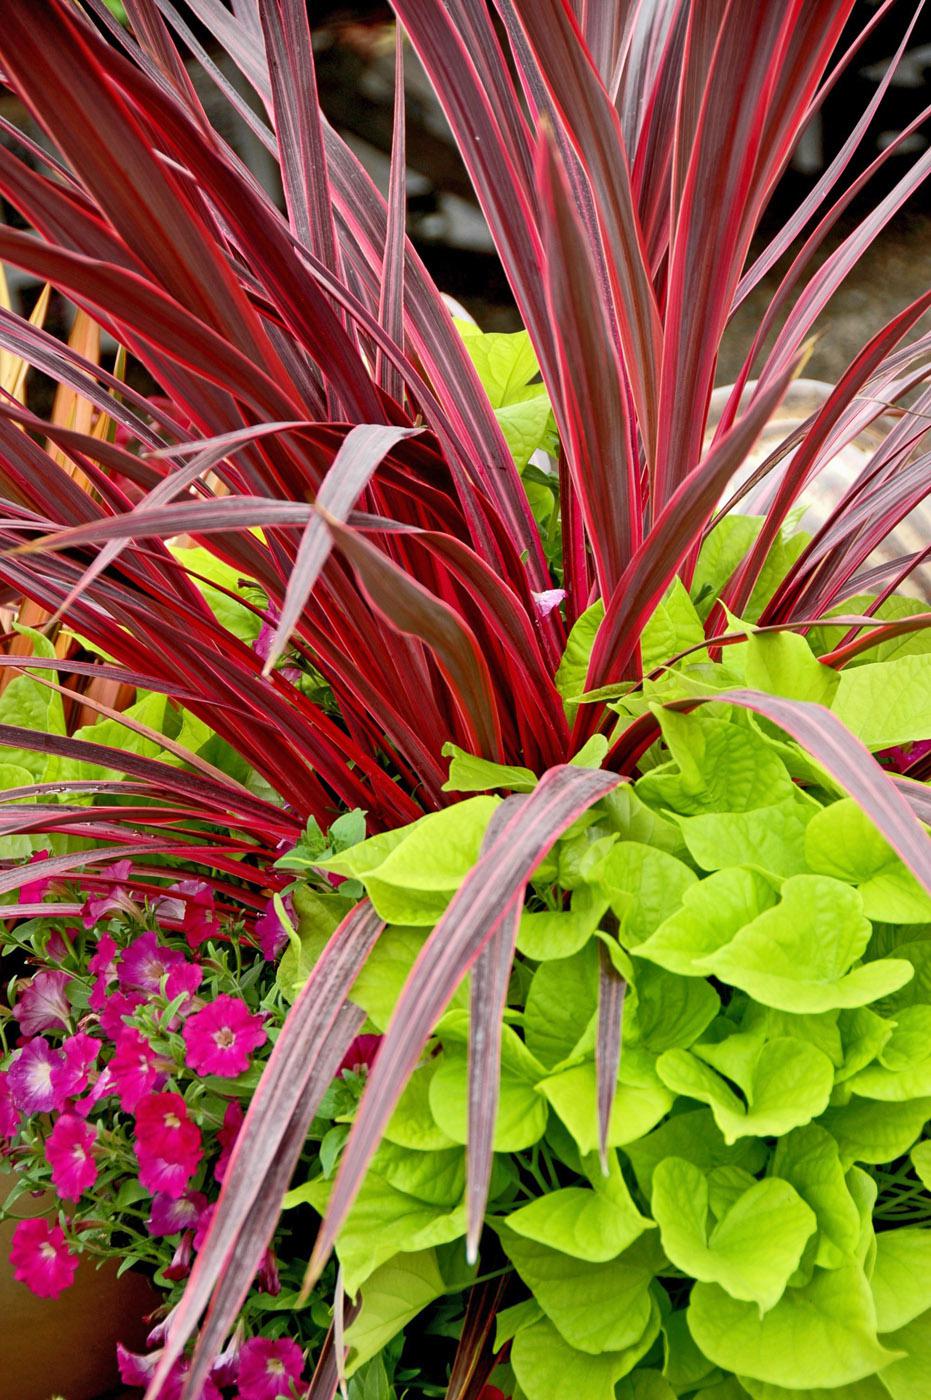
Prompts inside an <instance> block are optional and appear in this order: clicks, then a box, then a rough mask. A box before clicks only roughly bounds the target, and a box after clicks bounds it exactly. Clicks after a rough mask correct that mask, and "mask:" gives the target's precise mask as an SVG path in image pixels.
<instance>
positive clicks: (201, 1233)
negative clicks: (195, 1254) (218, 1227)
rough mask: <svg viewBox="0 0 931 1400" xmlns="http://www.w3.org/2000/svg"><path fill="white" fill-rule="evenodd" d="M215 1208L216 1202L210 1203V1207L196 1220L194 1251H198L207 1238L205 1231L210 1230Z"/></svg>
mask: <svg viewBox="0 0 931 1400" xmlns="http://www.w3.org/2000/svg"><path fill="white" fill-rule="evenodd" d="M216 1208H217V1203H216V1201H211V1203H210V1205H209V1206H207V1208H206V1210H205V1211H204V1212H203V1213H202V1215H201V1217H200V1219H199V1220H198V1222H197V1229H196V1230H195V1231H194V1248H195V1249H200V1247H201V1245H202V1244H203V1242H204V1240H205V1239H206V1238H207V1231H208V1230H209V1229H210V1226H211V1224H212V1222H213V1217H214V1213H215V1211H216Z"/></svg>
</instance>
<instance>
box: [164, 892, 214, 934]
mask: <svg viewBox="0 0 931 1400" xmlns="http://www.w3.org/2000/svg"><path fill="white" fill-rule="evenodd" d="M169 890H170V892H171V893H174V894H179V895H183V896H184V899H183V900H178V901H177V903H179V904H181V905H182V906H183V908H182V913H181V928H182V930H183V931H184V936H185V938H186V939H187V942H188V947H189V948H199V947H200V945H201V944H202V943H206V941H207V939H208V938H214V937H215V936H216V934H217V933H219V931H220V925H219V923H218V922H217V916H216V914H215V912H214V899H215V896H214V892H213V888H212V886H211V885H208V884H207V883H206V881H204V880H179V882H178V883H177V884H176V885H171V886H169Z"/></svg>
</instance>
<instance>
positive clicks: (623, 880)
mask: <svg viewBox="0 0 931 1400" xmlns="http://www.w3.org/2000/svg"><path fill="white" fill-rule="evenodd" d="M735 650H736V651H737V652H738V655H737V657H736V658H735V660H736V664H737V665H738V666H739V667H740V670H741V672H742V674H743V675H744V676H745V677H746V676H747V674H748V673H749V674H750V675H752V677H753V679H754V682H755V683H756V684H763V683H765V684H767V686H768V688H769V689H777V688H782V689H783V690H785V689H786V688H787V687H788V686H790V685H792V686H794V687H795V690H796V691H806V690H807V691H808V692H809V693H811V692H813V691H815V692H818V693H820V696H821V700H822V703H824V702H825V701H830V700H831V699H832V698H836V696H837V695H838V694H839V693H840V687H837V686H833V687H832V682H831V679H830V678H828V679H827V680H825V677H823V676H822V675H821V674H820V672H821V671H822V670H823V669H824V668H823V667H822V666H821V663H819V662H818V661H817V660H816V658H815V657H814V655H813V653H812V652H810V651H809V649H808V648H807V646H806V647H805V650H804V654H802V653H801V652H800V651H799V650H798V648H796V647H795V646H794V645H791V646H789V647H787V648H786V647H782V646H781V645H780V646H776V647H773V646H771V645H770V644H769V641H761V639H760V638H758V637H757V636H755V635H754V634H752V633H751V634H750V635H749V636H748V640H747V641H746V642H745V643H741V644H739V645H738V647H737V648H735ZM859 670H860V672H861V673H863V674H868V668H867V667H861V668H859ZM832 674H833V673H832ZM834 679H835V680H836V677H835V678H834ZM658 715H659V719H660V724H661V730H662V739H661V742H660V744H659V745H658V746H657V749H656V752H655V754H654V761H653V762H652V763H651V764H650V765H648V766H647V768H646V771H645V772H643V774H642V775H641V776H640V777H639V778H637V779H636V780H635V781H633V782H631V783H629V784H627V785H625V786H624V787H623V788H622V789H621V790H620V793H618V794H615V795H613V796H612V797H610V798H608V799H606V800H604V801H603V802H602V803H600V804H599V805H598V806H597V807H595V808H594V809H592V810H591V811H590V812H589V813H588V814H587V815H586V816H585V817H583V818H582V819H580V820H579V821H578V822H576V823H575V825H574V826H573V827H571V828H570V829H569V831H568V832H567V833H566V835H565V836H564V837H563V838H562V839H561V840H560V841H559V842H558V843H557V844H556V846H555V847H554V849H553V850H552V851H551V852H550V854H549V855H548V856H547V858H546V860H545V861H544V863H543V865H542V866H541V867H540V868H539V870H538V871H537V873H536V875H535V876H534V879H533V882H532V885H531V887H530V892H529V895H528V901H527V906H526V909H525V911H524V914H523V917H522V920H521V924H520V929H519V933H518V943H517V955H516V961H515V966H514V971H513V974H512V977H511V985H510V988H509V993H508V1003H507V1008H506V1011H505V1024H504V1026H503V1028H502V1050H501V1065H500V1081H499V1105H498V1115H497V1121H496V1125H495V1132H494V1142H493V1146H494V1152H495V1158H494V1162H495V1166H494V1174H493V1182H492V1190H491V1196H490V1201H489V1206H488V1216H487V1234H486V1240H488V1239H491V1238H492V1237H494V1238H495V1239H496V1240H497V1250H498V1251H500V1252H503V1255H504V1257H505V1259H506V1261H507V1265H508V1267H510V1268H511V1269H512V1270H513V1272H514V1274H515V1275H516V1277H517V1279H518V1280H519V1284H520V1287H521V1288H522V1290H523V1294H524V1301H523V1302H520V1301H518V1303H517V1304H515V1306H513V1307H511V1308H510V1309H509V1310H508V1311H507V1313H505V1314H502V1316H501V1319H500V1320H499V1324H500V1325H499V1343H501V1344H503V1341H502V1339H503V1340H504V1341H509V1342H510V1354H509V1355H510V1365H511V1367H512V1368H513V1374H514V1377H515V1378H516V1384H517V1386H518V1388H519V1389H518V1392H517V1393H518V1394H519V1395H521V1396H523V1397H524V1398H525V1400H556V1397H558V1396H561V1395H564V1394H566V1393H567V1387H568V1393H571V1394H573V1395H580V1396H583V1397H591V1398H592V1400H616V1397H618V1396H625V1397H628V1400H668V1397H669V1396H673V1397H680V1396H681V1397H686V1396H688V1397H691V1396H696V1397H698V1396H702V1397H704V1400H741V1397H750V1400H785V1397H788V1396H790V1395H804V1396H812V1397H814V1396H818V1397H823V1396H834V1397H836V1400H871V1397H872V1398H873V1400H875V1397H879V1400H884V1397H892V1400H900V1398H901V1397H904V1400H911V1397H913V1396H917V1395H918V1394H919V1393H920V1390H919V1389H916V1386H918V1384H919V1383H918V1382H917V1381H916V1380H915V1377H916V1376H918V1375H921V1374H925V1375H926V1372H922V1366H923V1365H924V1363H925V1360H926V1358H927V1356H928V1352H929V1348H931V1284H929V1283H928V1279H929V1277H931V1271H929V1269H928V1267H927V1265H928V1263H931V1228H929V1226H928V1223H927V1222H928V1220H929V1219H931V1196H929V1194H928V1190H927V1183H928V1181H929V1180H931V1142H928V1143H925V1142H924V1141H923V1138H922V1135H923V1131H924V1128H925V1124H926V1121H927V1119H928V1115H929V1110H931V900H929V898H928V896H927V894H926V893H925V892H924V890H923V888H922V887H921V886H920V885H919V884H918V883H917V881H915V879H914V878H913V877H912V876H911V875H910V873H909V872H908V871H907V870H906V869H905V867H904V866H903V864H902V862H901V861H900V860H899V858H898V857H897V856H896V855H895V853H894V852H893V851H892V850H891V848H890V847H889V846H888V844H887V843H886V842H885V841H884V840H883V838H882V837H881V836H880V835H879V833H878V832H877V831H876V830H875V828H874V827H873V826H872V824H871V823H870V821H869V820H868V819H867V818H866V817H865V816H864V814H863V813H862V812H861V810H860V809H859V808H858V807H857V806H856V804H855V803H853V802H852V801H851V800H850V799H848V798H842V797H838V795H837V793H836V791H835V790H834V789H833V788H832V787H831V786H829V785H827V784H826V783H821V782H820V781H819V778H820V775H819V774H818V773H817V772H816V771H815V772H812V771H811V770H806V769H805V767H804V763H803V762H802V759H801V755H800V754H798V752H797V751H795V750H794V749H793V746H792V745H790V744H789V743H788V742H787V741H786V740H785V738H784V737H783V736H782V735H781V734H779V733H777V732H776V731H775V730H774V729H771V728H770V727H769V726H766V725H765V724H762V723H759V722H757V721H756V720H755V719H753V718H752V717H750V716H749V715H748V714H747V713H746V712H744V711H739V712H738V711H736V710H731V709H730V708H728V707H725V706H713V707H702V708H701V709H699V710H697V711H694V712H691V713H688V714H685V713H681V712H678V713H672V712H669V711H661V712H658ZM449 757H450V758H451V760H452V766H451V784H450V786H451V787H455V788H458V789H459V790H460V791H461V790H465V791H466V792H467V793H468V792H469V791H473V792H474V791H475V789H476V788H482V789H490V788H492V787H494V786H498V787H499V788H500V789H501V790H502V791H505V792H507V791H515V790H517V791H520V790H527V789H529V788H530V787H532V786H533V784H534V782H535V775H533V774H532V773H530V772H529V770H523V771H522V770H515V769H506V768H500V767H498V766H496V765H491V764H487V763H485V762H484V761H481V760H476V759H473V758H472V757H471V756H470V755H468V754H464V753H462V751H461V750H458V749H454V748H452V747H451V748H450V749H449ZM800 773H803V774H804V777H800V776H799V774H800ZM498 801H499V798H497V797H496V796H494V795H492V794H490V793H487V792H485V793H482V795H478V796H466V797H464V798H463V800H461V801H459V802H457V803H456V804H454V805H453V806H451V807H449V808H447V809H445V810H444V811H442V812H439V813H436V814H434V815H431V816H428V817H424V818H422V819H421V820H420V821H418V822H415V823H414V824H413V825H411V826H410V827H407V828H404V829H403V830H401V831H395V832H392V833H390V834H389V835H379V836H376V837H373V838H371V839H369V840H367V841H362V842H359V843H357V844H354V845H352V846H351V847H350V848H349V849H347V850H344V851H342V852H340V853H339V854H337V855H333V856H331V857H330V858H329V859H328V860H327V861H325V862H324V864H325V865H326V867H327V868H329V869H331V870H334V871H337V872H338V873H339V874H341V875H343V876H346V877H348V878H351V879H354V880H356V881H358V882H359V884H360V885H361V886H362V887H363V888H364V890H365V892H366V893H367V895H368V896H369V897H370V898H371V899H372V901H373V903H374V904H375V906H376V908H377V909H378V911H379V913H381V914H382V916H383V917H384V918H385V919H386V920H387V921H388V924H389V927H388V929H387V931H386V933H385V935H384V936H383V938H382V940H380V943H379V946H378V947H377V948H376V950H375V954H374V956H373V958H372V961H371V963H370V965H369V966H368V967H366V969H365V970H364V971H363V973H362V974H361V975H360V977H359V979H358V982H357V984H356V986H355V988H354V990H353V993H352V996H353V999H354V1000H356V1001H357V1003H358V1004H359V1005H360V1006H361V1007H362V1008H363V1009H364V1010H365V1012H366V1014H367V1016H368V1017H369V1027H370V1029H376V1030H379V1031H383V1030H385V1028H386V1027H387V1026H388V1024H389V1023H390V1020H391V1016H392V1012H393V1007H394V1004H395V1002H396V1000H397V997H398V995H399V993H400V991H401V988H402V986H403V985H404V983H405V981H406V979H407V977H408V976H409V975H410V973H411V970H412V969H413V967H414V964H415V961H416V959H417V956H418V954H419V952H420V950H421V948H422V947H423V944H424V941H425V940H426V938H427V937H428V936H429V932H430V929H431V928H432V927H433V926H434V925H435V923H436V921H437V920H438V919H439V918H440V917H441V916H442V914H443V911H444V910H445V909H446V907H447V905H448V904H449V901H450V900H451V898H452V896H453V894H454V893H455V891H456V890H457V889H458V888H459V886H460V885H461V883H462V881H463V879H464V878H465V876H466V874H467V872H468V871H469V870H470V869H471V868H472V866H473V865H474V863H475V860H476V859H477V856H478V852H479V848H480V846H481V842H482V837H483V835H484V832H485V829H486V828H487V825H488V821H489V820H490V817H491V815H492V813H493V812H494V810H495V808H496V805H497V803H498ZM605 955H607V957H608V959H609V960H610V961H611V962H612V963H613V965H614V966H615V968H616V969H617V970H618V972H619V973H620V974H621V975H622V976H623V978H624V979H625V982H626V984H627V988H626V996H625V1003H624V1011H623V1028H622V1052H621V1059H620V1067H619V1071H618V1077H617V1083H616V1086H615V1093H614V1102H613V1107H612V1111H611V1116H610V1121H609V1124H608V1135H607V1143H608V1153H607V1161H606V1163H605V1164H604V1167H603V1165H602V1163H601V1161H600V1159H599V1152H598V1147H599V1133H598V1110H597V1100H598V1073H597V1069H596V1041H597V1027H598V1008H599V980H600V975H601V972H600V968H601V964H602V962H603V960H604V957H605ZM469 1023H470V1017H469V1011H468V998H467V987H466V985H464V986H463V987H462V988H461V989H460V991H459V992H458V993H457V994H456V997H455V998H454V1001H453V1003H452V1005H451V1006H450V1008H449V1009H448V1010H447V1012H446V1014H445V1015H444V1016H443V1017H442V1018H441V1020H440V1021H439V1023H438V1024H437V1026H436V1028H435V1031H434V1034H433V1037H432V1039H431V1041H430V1043H429V1045H428V1047H427V1051H426V1052H425V1056H424V1058H423V1060H422V1062H421V1065H420V1068H419V1069H418V1070H417V1071H416V1072H415V1074H414V1076H413V1078H412V1080H411V1082H410V1085H409V1087H408V1089H407V1091H406V1092H405V1094H404V1096H403V1098H402V1100H401V1103H400V1104H399V1106H398V1108H397V1110H396V1111H395V1114H394V1116H393V1119H392V1121H391V1124H390V1126H389V1129H388V1132H387V1135H386V1139H385V1141H384V1142H383V1144H382V1146H381V1148H380V1149H379V1151H378V1153H377V1155H376V1158H375V1160H374V1163H373V1166H372V1168H371V1171H370V1173H369V1176H368V1178H367V1180H366V1184H365V1186H364V1188H363V1191H362V1193H361V1195H360V1197H359V1200H358V1202H357V1204H356V1206H355V1208H354V1210H353V1212H352V1214H351V1216H350V1217H349V1220H348V1223H347V1225H346V1227H345V1228H344V1230H343V1233H342V1235H341V1237H340V1240H339V1244H338V1253H339V1256H340V1261H341V1264H342V1267H343V1270H344V1275H345V1277H346V1280H347V1287H348V1288H349V1290H350V1291H351V1292H356V1291H358V1295H359V1298H360V1299H361V1306H362V1311H361V1313H360V1315H359V1319H358V1320H357V1321H356V1322H355V1323H353V1325H352V1327H350V1329H349V1342H350V1345H351V1346H352V1347H353V1348H354V1350H352V1351H351V1352H350V1371H352V1369H353V1367H358V1366H360V1365H361V1364H362V1363H363V1362H364V1361H365V1359H366V1358H368V1357H370V1356H371V1355H373V1354H374V1353H373V1351H372V1347H373V1345H374V1341H373V1340H372V1339H383V1338H385V1337H386V1336H387V1335H388V1334H389V1333H390V1334H391V1335H395V1334H396V1332H397V1330H398V1329H399V1328H402V1327H405V1326H407V1325H408V1324H409V1322H410V1320H411V1319H412V1318H413V1317H414V1316H415V1315H416V1314H417V1313H418V1312H419V1311H420V1310H421V1309H423V1308H424V1307H425V1306H426V1305H427V1302H431V1305H432V1300H435V1299H436V1298H439V1297H441V1296H442V1295H443V1294H444V1293H446V1294H448V1293H449V1292H450V1291H451V1290H452V1288H453V1286H454V1285H453V1284H452V1283H451V1282H450V1280H451V1278H452V1277H453V1276H455V1277H456V1278H457V1279H458V1280H459V1283H458V1285H457V1286H460V1287H461V1286H462V1278H463V1270H464V1269H465V1264H464V1255H463V1252H462V1236H463V1233H464V1228H465V1195H464V1192H465V1176H464V1170H465V1167H464V1164H465V1153H464V1145H465V1143H466V1140H467V1121H466V1120H467V1110H466V1105H467V1090H468V1075H469V1068H468V1041H469V1030H470V1024H469ZM909 1153H911V1156H909V1155H907V1154H909ZM605 1171H606V1173H607V1174H604V1173H605ZM890 1183H892V1185H890ZM329 1185H330V1183H329V1181H328V1180H325V1179H324V1178H323V1177H319V1178H317V1179H316V1180H315V1181H313V1182H311V1183H309V1184H308V1185H307V1186H305V1187H301V1188H298V1189H299V1192H300V1193H302V1194H301V1195H300V1199H301V1200H304V1201H310V1202H311V1203H313V1204H314V1205H316V1206H317V1208H318V1209H319V1208H322V1207H323V1205H324V1203H325V1199H326V1196H327V1194H328V1191H329ZM893 1186H894V1187H895V1192H898V1195H896V1196H895V1200H901V1199H903V1198H904V1199H907V1201H909V1202H911V1213H909V1212H908V1211H906V1212H905V1214H904V1216H903V1214H902V1211H901V1209H899V1213H898V1214H896V1213H895V1210H894V1209H893V1205H894V1201H893V1196H891V1195H890V1194H889V1193H890V1191H892V1189H893ZM895 1192H893V1195H895ZM903 1193H904V1196H903ZM890 1202H892V1205H890ZM890 1219H891V1220H892V1221H893V1223H894V1226H895V1228H890ZM498 1257H500V1254H499V1256H498ZM456 1260H458V1272H457V1269H456V1268H455V1267H453V1264H452V1263H451V1261H456ZM479 1267H481V1262H480V1264H479Z"/></svg>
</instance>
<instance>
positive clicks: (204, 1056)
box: [182, 996, 268, 1079]
mask: <svg viewBox="0 0 931 1400" xmlns="http://www.w3.org/2000/svg"><path fill="white" fill-rule="evenodd" d="M182 1034H183V1036H184V1046H185V1050H186V1052H187V1054H186V1058H187V1063H188V1065H189V1067H190V1068H191V1069H192V1070H193V1071H194V1073H195V1074H219V1075H222V1076H223V1077H224V1078H226V1079H233V1078H235V1076H236V1075H237V1074H242V1073H243V1071H244V1070H247V1069H248V1068H249V1056H250V1054H251V1052H252V1051H253V1050H257V1049H258V1048H259V1046H260V1045H264V1044H265V1042H266V1040H267V1039H268V1032H267V1031H266V1030H265V1025H264V1020H263V1018H262V1017H261V1016H259V1015H253V1013H252V1012H251V1011H250V1010H249V1008H248V1006H247V1005H246V1003H245V1002H244V1001H242V1000H241V999H240V998H239V997H232V996H219V997H217V999H216V1001H212V1002H209V1003H208V1004H207V1005H206V1006H204V1007H202V1008H201V1010H200V1011H195V1012H194V1015H193V1016H189V1017H188V1019H187V1021H186V1022H185V1026H184V1030H183V1032H182Z"/></svg>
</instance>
